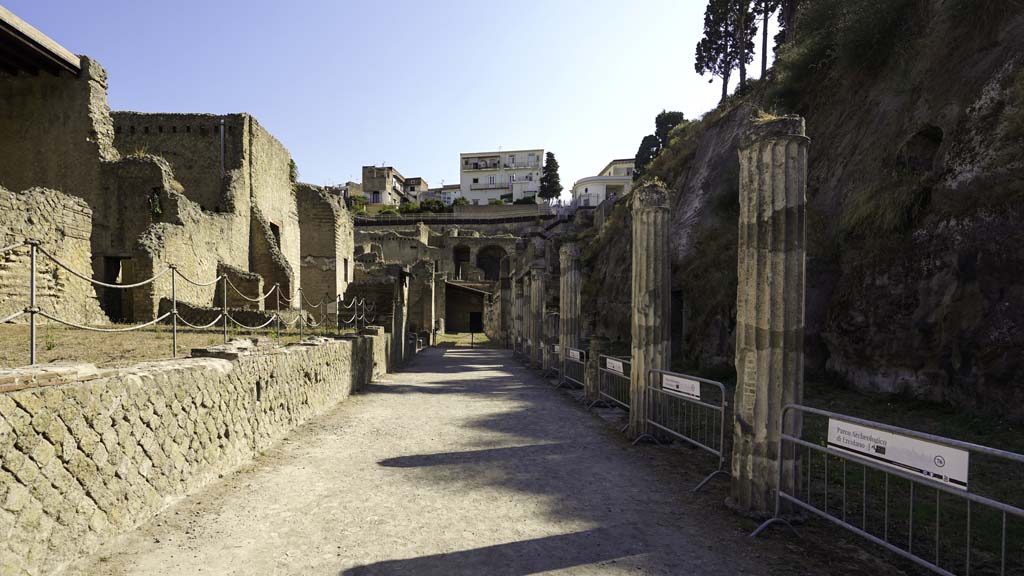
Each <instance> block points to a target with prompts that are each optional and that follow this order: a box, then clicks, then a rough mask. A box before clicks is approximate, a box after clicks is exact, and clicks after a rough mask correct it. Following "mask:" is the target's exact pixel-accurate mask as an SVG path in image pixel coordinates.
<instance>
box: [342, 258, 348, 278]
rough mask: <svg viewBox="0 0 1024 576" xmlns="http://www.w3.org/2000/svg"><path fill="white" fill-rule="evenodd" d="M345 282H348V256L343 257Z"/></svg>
mask: <svg viewBox="0 0 1024 576" xmlns="http://www.w3.org/2000/svg"><path fill="white" fill-rule="evenodd" d="M343 274H344V278H345V283H346V284H347V283H348V258H345V271H344V273H343Z"/></svg>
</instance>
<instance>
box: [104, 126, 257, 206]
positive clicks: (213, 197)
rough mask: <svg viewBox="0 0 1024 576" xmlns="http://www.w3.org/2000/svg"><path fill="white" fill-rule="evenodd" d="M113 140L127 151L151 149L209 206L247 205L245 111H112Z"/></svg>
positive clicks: (143, 152)
mask: <svg viewBox="0 0 1024 576" xmlns="http://www.w3.org/2000/svg"><path fill="white" fill-rule="evenodd" d="M112 117H113V121H114V145H115V146H116V147H117V149H118V150H120V151H121V153H122V154H125V155H127V156H146V155H156V156H159V157H161V158H163V159H164V160H166V161H167V162H168V163H169V164H170V165H171V166H173V169H174V177H175V179H176V180H177V181H178V182H180V183H181V185H182V186H183V187H184V191H183V192H184V194H185V196H186V197H187V198H188V199H189V200H191V201H193V202H195V203H196V204H199V205H200V206H201V207H202V208H203V210H208V211H211V212H235V211H237V210H236V205H235V203H236V202H238V201H239V200H242V201H243V202H241V203H240V204H239V205H238V206H237V209H238V210H242V209H244V208H247V207H248V194H247V193H246V192H247V191H246V190H244V189H243V186H244V180H245V178H244V176H245V175H244V173H243V172H242V169H243V155H244V154H245V141H244V136H245V130H246V122H247V116H246V115H244V114H228V115H224V116H218V115H214V114H153V113H141V112H122V111H117V112H113V113H112ZM221 121H223V122H224V138H223V142H224V174H223V176H222V174H221V133H220V127H221V125H220V123H221Z"/></svg>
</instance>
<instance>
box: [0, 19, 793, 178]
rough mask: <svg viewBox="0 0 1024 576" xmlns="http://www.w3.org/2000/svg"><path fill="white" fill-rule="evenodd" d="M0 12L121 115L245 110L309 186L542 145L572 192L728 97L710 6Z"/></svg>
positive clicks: (756, 70) (433, 170)
mask: <svg viewBox="0 0 1024 576" xmlns="http://www.w3.org/2000/svg"><path fill="white" fill-rule="evenodd" d="M0 3H2V4H3V5H4V6H5V7H7V8H8V9H9V10H11V11H12V12H14V13H15V14H17V15H18V16H19V17H21V18H22V19H24V20H26V21H27V22H29V23H30V24H32V25H33V26H35V27H36V28H39V29H40V30H41V31H42V32H43V33H45V34H47V35H48V36H50V37H52V38H54V39H55V40H56V41H57V42H59V43H61V44H62V45H64V46H65V47H66V48H67V49H69V50H71V51H72V52H75V53H77V54H85V55H88V56H91V57H93V58H95V59H96V60H98V61H99V62H100V63H101V64H102V65H103V66H104V67H105V68H106V69H107V72H108V74H109V85H110V89H109V90H110V91H109V93H110V105H111V108H113V109H114V110H138V111H145V112H209V113H214V114H221V113H231V112H249V113H251V114H253V115H254V116H255V117H256V118H257V119H258V120H259V121H260V123H261V124H262V125H263V126H264V127H265V128H267V129H268V130H269V131H270V132H271V133H272V134H274V135H275V136H276V137H277V138H278V139H279V140H280V141H281V142H282V143H284V145H285V146H286V147H287V148H288V150H289V151H290V152H291V153H292V156H293V157H294V158H295V161H296V163H297V164H298V166H299V171H300V178H301V180H303V181H305V182H311V183H314V184H337V183H343V182H345V181H346V180H355V181H359V180H360V177H361V172H360V170H361V166H363V165H364V164H381V163H387V164H388V165H393V166H395V167H396V168H398V170H399V171H400V172H401V173H402V174H404V175H405V176H422V177H424V178H426V179H427V181H428V182H429V183H430V185H431V186H439V185H440V184H441V181H442V180H443V181H444V182H445V183H448V184H453V183H457V182H458V179H459V153H460V152H475V151H485V150H495V149H498V148H499V147H501V148H503V149H505V150H512V149H521V148H544V149H545V150H548V151H552V152H554V153H555V154H556V156H557V158H558V161H559V163H560V164H561V176H562V185H563V186H564V187H565V188H566V193H565V194H567V193H568V190H569V189H570V188H571V186H572V182H573V181H574V180H576V179H578V178H582V177H585V176H592V175H594V174H596V173H597V171H598V170H600V169H601V168H603V167H604V165H605V164H606V163H607V162H608V161H609V160H611V159H613V158H625V157H632V156H634V155H635V154H636V150H637V147H638V146H639V144H640V140H641V138H642V137H643V136H644V135H645V134H649V133H652V132H653V131H654V117H655V115H657V113H658V112H660V111H661V110H662V109H669V110H681V111H683V112H684V113H685V114H686V117H687V118H694V117H698V116H700V115H701V114H702V113H704V112H706V111H707V110H709V109H711V108H713V107H714V105H715V103H716V102H717V101H718V97H719V95H720V91H721V85H720V84H719V82H718V80H717V79H716V81H715V83H713V84H709V83H708V80H709V79H710V78H709V77H704V78H702V77H700V76H698V75H697V74H696V73H695V72H694V69H693V55H694V48H695V46H696V43H697V41H698V40H699V39H700V36H701V33H702V29H703V14H704V7H705V2H704V1H703V0H618V1H613V0H515V1H513V2H498V3H493V2H491V3H481V2H470V1H463V0H419V1H413V0H379V1H370V0H291V1H287V0H273V1H272V0H173V1H160V2H158V1H155V0H0ZM770 32H771V33H772V34H774V32H775V31H774V23H773V28H772V30H770ZM757 44H758V46H760V41H758V43H757ZM769 49H770V47H769ZM759 62H760V56H759V55H758V56H756V57H755V61H754V64H752V65H751V66H750V76H751V77H756V76H758V75H759V74H760V64H759Z"/></svg>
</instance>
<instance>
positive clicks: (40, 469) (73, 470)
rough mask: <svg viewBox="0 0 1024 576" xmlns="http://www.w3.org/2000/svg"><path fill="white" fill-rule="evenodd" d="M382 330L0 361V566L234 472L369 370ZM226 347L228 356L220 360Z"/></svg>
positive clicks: (125, 525) (12, 567)
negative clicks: (49, 360)
mask: <svg viewBox="0 0 1024 576" xmlns="http://www.w3.org/2000/svg"><path fill="white" fill-rule="evenodd" d="M387 346H388V345H387V342H386V338H384V337H374V336H362V337H354V338H349V339H342V340H326V339H321V340H318V341H311V342H308V343H304V344H302V345H296V346H289V347H285V348H273V349H257V348H254V347H249V348H246V347H239V346H237V345H232V344H230V343H229V344H228V345H225V346H222V347H215V348H210V349H204V350H197V351H194V354H196V353H200V354H204V355H213V356H220V357H219V358H214V357H208V358H190V359H185V360H175V361H164V362H153V363H146V364H139V365H137V366H134V367H132V368H129V369H121V370H109V371H101V370H96V369H95V367H93V366H91V365H77V366H76V365H67V364H64V365H41V366H37V367H34V368H22V369H18V370H11V371H3V372H0V462H2V468H0V573H3V574H45V573H50V572H53V571H55V570H58V569H60V568H61V567H62V566H65V565H66V564H67V563H69V562H71V561H73V560H75V559H76V558H78V557H80V556H82V555H84V554H88V553H89V552H91V551H92V550H95V549H96V548H97V547H98V546H99V545H100V544H101V543H102V542H103V541H105V540H108V539H110V538H112V537H114V536H116V535H118V534H122V533H124V532H126V531H129V530H131V529H133V528H134V527H135V526H137V525H138V524H140V523H142V522H144V521H146V520H147V519H149V518H151V517H152V516H153V515H155V514H156V513H158V512H159V511H160V510H161V509H163V508H165V507H166V506H168V505H169V504H170V503H172V502H173V501H174V500H175V499H176V498H179V497H182V496H185V495H186V494H189V493H191V492H194V491H196V490H198V489H200V488H202V487H203V486H205V485H206V484H208V483H209V482H211V481H212V480H214V479H216V478H217V477H218V475H220V474H225V473H228V472H231V471H232V470H234V469H235V468H237V467H238V466H240V465H241V464H243V463H245V462H248V461H250V460H251V459H252V458H253V457H254V456H255V455H256V454H258V453H259V452H260V451H262V450H264V449H265V448H267V447H268V446H270V445H271V444H272V443H273V442H275V441H276V440H278V439H279V438H281V437H282V436H284V435H285V434H287V433H288V432H289V431H291V430H292V429H294V428H295V427H296V426H298V425H300V424H302V423H303V422H305V421H306V420H308V419H310V418H312V417H314V416H317V415H319V414H321V413H324V412H326V411H328V410H330V409H331V408H332V407H333V406H334V405H335V404H337V403H338V402H340V401H341V400H344V399H345V398H346V397H347V396H348V395H349V394H350V393H351V392H352V391H354V390H358V389H359V388H360V387H362V386H363V385H364V384H365V383H367V382H368V381H369V379H370V377H371V374H372V373H377V370H375V365H376V364H377V363H382V362H384V359H385V358H387ZM225 358H230V360H229V359H225Z"/></svg>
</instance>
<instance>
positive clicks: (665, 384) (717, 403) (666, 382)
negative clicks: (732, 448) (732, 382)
mask: <svg viewBox="0 0 1024 576" xmlns="http://www.w3.org/2000/svg"><path fill="white" fill-rule="evenodd" d="M646 385H647V424H649V425H651V426H653V427H655V428H657V429H658V430H661V431H662V432H665V433H667V434H669V435H671V436H672V437H674V438H678V439H680V440H682V441H684V442H687V443H689V444H692V445H694V446H696V447H697V448H700V449H701V450H704V451H706V452H708V453H710V454H712V455H714V456H716V457H718V468H717V469H715V471H714V472H712V473H711V474H708V475H707V476H706V477H705V478H704V479H703V480H701V482H700V483H699V484H697V486H695V487H694V488H693V491H694V492H696V491H698V490H700V489H701V488H703V487H704V485H705V484H707V483H708V482H709V481H711V479H712V478H714V477H715V476H718V475H719V474H721V475H724V476H728V475H729V473H728V472H727V471H726V470H725V408H726V406H727V405H728V403H727V401H726V395H725V386H724V385H723V384H722V383H721V382H716V381H714V380H708V379H706V378H699V377H697V376H690V375H688V374H679V373H676V372H669V371H667V370H657V369H651V370H648V371H647V380H646ZM645 437H649V438H651V439H653V440H655V441H657V438H656V437H655V436H654V435H652V434H643V435H641V436H640V437H638V438H637V439H636V440H634V441H633V443H634V444H636V443H637V442H639V441H640V440H641V439H643V438H645Z"/></svg>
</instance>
